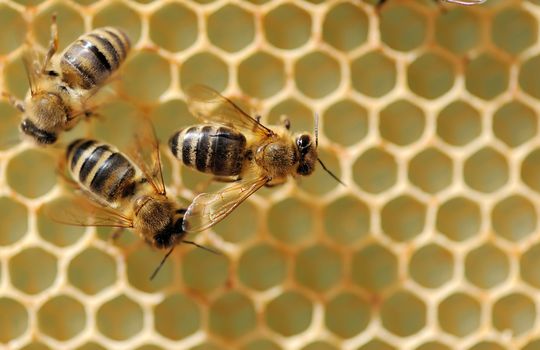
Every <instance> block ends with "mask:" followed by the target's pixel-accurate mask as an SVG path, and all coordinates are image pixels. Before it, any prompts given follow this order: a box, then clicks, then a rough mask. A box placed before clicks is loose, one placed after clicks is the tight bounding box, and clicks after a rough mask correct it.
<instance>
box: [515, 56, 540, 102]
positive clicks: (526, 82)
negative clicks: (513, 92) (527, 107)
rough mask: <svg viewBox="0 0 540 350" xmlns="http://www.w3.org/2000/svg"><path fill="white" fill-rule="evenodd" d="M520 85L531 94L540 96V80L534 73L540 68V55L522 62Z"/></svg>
mask: <svg viewBox="0 0 540 350" xmlns="http://www.w3.org/2000/svg"><path fill="white" fill-rule="evenodd" d="M518 69H519V87H520V88H521V89H522V90H523V91H524V92H526V93H527V94H529V95H531V96H532V97H534V98H536V99H539V98H540V82H539V81H538V79H536V76H535V75H534V74H535V73H536V72H538V69H540V55H536V56H532V57H530V58H528V59H527V60H525V61H524V62H522V63H521V64H520V65H519V67H518Z"/></svg>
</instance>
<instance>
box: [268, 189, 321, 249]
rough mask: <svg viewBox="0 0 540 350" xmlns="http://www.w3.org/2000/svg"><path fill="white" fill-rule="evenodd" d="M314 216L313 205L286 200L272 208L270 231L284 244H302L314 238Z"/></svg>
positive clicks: (269, 221) (294, 199)
mask: <svg viewBox="0 0 540 350" xmlns="http://www.w3.org/2000/svg"><path fill="white" fill-rule="evenodd" d="M314 215H315V214H314V212H313V208H312V206H311V205H308V204H307V203H304V202H302V201H300V200H298V199H296V198H286V199H284V200H282V201H280V202H277V203H275V204H274V205H272V207H271V208H270V210H269V212H268V220H267V223H268V229H269V230H270V234H271V235H272V236H273V237H274V238H275V239H277V240H279V241H280V242H282V243H285V244H292V245H296V244H300V243H302V242H304V241H306V240H308V239H309V238H310V237H312V235H311V233H312V232H313V221H314V219H315V217H314Z"/></svg>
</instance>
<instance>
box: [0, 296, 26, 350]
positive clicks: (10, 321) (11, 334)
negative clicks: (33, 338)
mask: <svg viewBox="0 0 540 350" xmlns="http://www.w3.org/2000/svg"><path fill="white" fill-rule="evenodd" d="M0 309H1V310H2V314H4V316H3V317H2V318H0V343H4V344H5V343H9V342H10V341H12V340H13V339H15V338H18V337H20V336H21V335H23V334H24V332H25V331H26V329H27V328H28V312H27V311H26V308H25V307H24V306H23V305H21V304H20V303H19V302H18V301H17V300H13V299H11V298H7V297H1V298H0Z"/></svg>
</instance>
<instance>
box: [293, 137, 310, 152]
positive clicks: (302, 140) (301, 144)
mask: <svg viewBox="0 0 540 350" xmlns="http://www.w3.org/2000/svg"><path fill="white" fill-rule="evenodd" d="M296 145H297V146H298V148H299V149H300V150H305V149H306V148H308V147H309V146H310V145H311V138H310V137H309V135H301V136H300V137H298V138H297V139H296Z"/></svg>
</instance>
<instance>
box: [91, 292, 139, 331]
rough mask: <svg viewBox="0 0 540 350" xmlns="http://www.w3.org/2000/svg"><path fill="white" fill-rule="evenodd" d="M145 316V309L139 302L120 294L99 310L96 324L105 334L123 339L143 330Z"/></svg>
mask: <svg viewBox="0 0 540 350" xmlns="http://www.w3.org/2000/svg"><path fill="white" fill-rule="evenodd" d="M143 317H144V314H143V310H142V308H141V306H140V305H139V304H138V303H137V302H135V301H133V300H131V299H130V298H128V297H127V296H125V295H119V296H117V297H115V298H114V299H111V300H109V301H107V302H106V303H104V304H103V305H101V307H100V308H99V309H98V310H97V314H96V325H97V328H98V330H99V332H100V333H101V334H103V335H104V336H106V337H108V338H110V339H113V340H117V341H122V340H126V339H129V338H131V337H133V336H135V335H136V334H139V333H140V332H141V331H142V329H143Z"/></svg>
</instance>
